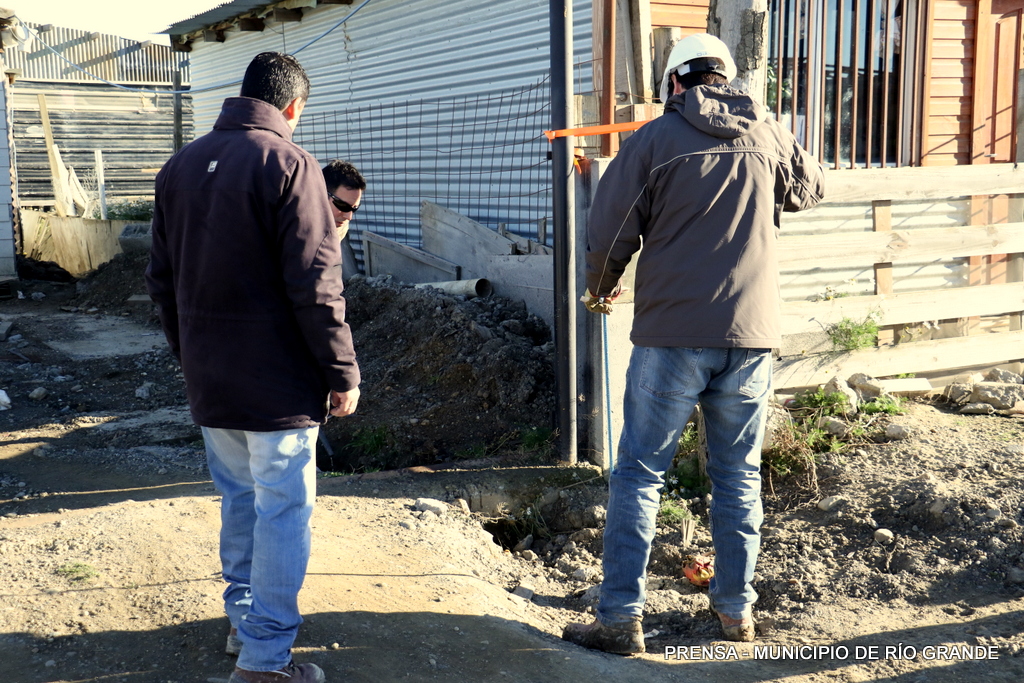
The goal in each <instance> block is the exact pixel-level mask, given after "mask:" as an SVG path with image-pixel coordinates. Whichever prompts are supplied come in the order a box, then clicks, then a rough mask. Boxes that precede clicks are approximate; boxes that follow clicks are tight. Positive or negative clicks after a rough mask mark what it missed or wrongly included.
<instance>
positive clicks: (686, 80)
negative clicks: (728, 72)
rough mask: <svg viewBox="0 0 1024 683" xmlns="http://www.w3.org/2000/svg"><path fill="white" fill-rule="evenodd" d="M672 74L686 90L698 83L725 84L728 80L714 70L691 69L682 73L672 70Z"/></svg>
mask: <svg viewBox="0 0 1024 683" xmlns="http://www.w3.org/2000/svg"><path fill="white" fill-rule="evenodd" d="M672 75H673V76H675V77H676V81H678V82H679V83H680V84H681V85H682V86H683V87H684V88H686V89H687V90H689V89H690V88H696V87H697V86H698V85H725V84H727V83H728V82H729V79H728V78H726V77H725V76H723V75H722V74H719V73H715V72H714V71H691V72H689V73H685V74H682V75H680V74H677V73H676V72H674V71H673V72H672Z"/></svg>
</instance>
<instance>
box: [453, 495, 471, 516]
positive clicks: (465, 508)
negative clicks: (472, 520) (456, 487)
mask: <svg viewBox="0 0 1024 683" xmlns="http://www.w3.org/2000/svg"><path fill="white" fill-rule="evenodd" d="M455 505H457V506H458V508H459V510H460V511H461V512H462V514H464V515H468V514H469V513H470V509H469V503H468V502H467V501H466V499H465V498H459V499H458V500H456V501H455Z"/></svg>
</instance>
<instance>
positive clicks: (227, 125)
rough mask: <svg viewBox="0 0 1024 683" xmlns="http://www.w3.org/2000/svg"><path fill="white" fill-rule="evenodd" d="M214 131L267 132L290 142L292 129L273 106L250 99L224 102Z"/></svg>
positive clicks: (238, 98) (236, 98)
mask: <svg viewBox="0 0 1024 683" xmlns="http://www.w3.org/2000/svg"><path fill="white" fill-rule="evenodd" d="M213 128H214V130H256V129H260V130H268V131H270V132H272V133H277V134H278V135H280V136H281V137H282V138H284V139H285V140H288V141H291V139H292V128H291V126H289V125H288V121H287V120H285V118H284V114H282V113H281V112H280V110H278V109H277V108H276V107H275V106H274V105H272V104H267V103H266V102H264V101H263V100H257V99H253V98H251V97H229V98H227V99H226V100H224V105H223V106H222V107H221V109H220V116H218V117H217V123H215V124H213Z"/></svg>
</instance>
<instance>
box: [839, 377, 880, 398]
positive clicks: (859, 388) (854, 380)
mask: <svg viewBox="0 0 1024 683" xmlns="http://www.w3.org/2000/svg"><path fill="white" fill-rule="evenodd" d="M846 381H847V382H849V383H850V386H851V387H853V388H854V390H855V391H856V392H857V395H858V396H859V397H860V399H861V400H862V401H864V400H868V399H872V398H876V397H878V396H881V395H882V394H883V393H885V387H883V386H882V384H881V383H880V382H879V381H878V380H877V379H875V378H874V377H871V376H870V375H865V374H864V373H863V372H856V373H854V374H852V375H850V377H849V379H847V380H846Z"/></svg>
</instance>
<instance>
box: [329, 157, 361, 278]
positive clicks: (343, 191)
mask: <svg viewBox="0 0 1024 683" xmlns="http://www.w3.org/2000/svg"><path fill="white" fill-rule="evenodd" d="M323 172H324V182H325V183H326V184H327V199H329V200H330V202H331V215H332V216H334V225H335V227H337V228H338V239H339V240H341V258H342V264H341V268H342V272H343V273H344V274H345V277H351V276H352V275H355V274H356V273H358V272H359V266H358V264H357V263H356V255H355V252H354V251H352V241H351V240H347V239H345V238H346V237H347V236H348V227H349V226H348V223H349V221H350V220H352V219H353V218H354V217H355V213H356V211H358V210H359V206H360V204H361V203H362V201H363V190H365V189H366V180H364V179H363V176H362V175H361V174H360V173H359V171H358V170H357V169H356V167H355V166H353V165H352V164H350V163H349V162H347V161H342V160H341V159H334V160H333V161H331V163H329V164H327V165H326V166H324V168H323Z"/></svg>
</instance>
